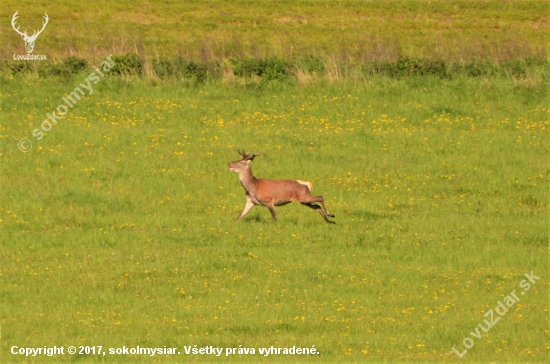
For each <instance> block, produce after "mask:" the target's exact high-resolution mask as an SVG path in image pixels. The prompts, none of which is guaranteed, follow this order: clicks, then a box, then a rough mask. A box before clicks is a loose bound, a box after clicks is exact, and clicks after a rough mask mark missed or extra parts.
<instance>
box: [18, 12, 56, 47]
mask: <svg viewBox="0 0 550 364" xmlns="http://www.w3.org/2000/svg"><path fill="white" fill-rule="evenodd" d="M18 12H19V10H18V11H16V12H15V14H13V17H12V18H11V26H12V27H13V29H14V30H15V31H16V32H17V33H18V34H19V35H21V38H23V40H24V41H25V48H26V50H27V53H28V54H31V53H32V51H33V50H34V42H36V38H38V36H39V35H40V33H42V31H43V30H44V28H46V25H47V24H48V20H49V18H48V14H46V13H44V20H45V21H44V22H43V23H42V29H40V30H35V31H33V33H32V35H28V34H27V30H26V29H25V31H24V32H21V31H20V30H19V26H17V27H16V25H15V22H16V20H17V18H18V15H17V13H18Z"/></svg>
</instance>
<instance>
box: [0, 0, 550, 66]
mask: <svg viewBox="0 0 550 364" xmlns="http://www.w3.org/2000/svg"><path fill="white" fill-rule="evenodd" d="M3 8H4V9H6V11H5V12H4V13H3V14H2V20H3V24H6V26H5V27H2V29H0V35H1V36H2V39H4V46H3V47H2V50H1V51H0V56H1V57H2V58H4V59H12V57H13V54H14V53H16V54H19V53H24V46H23V42H22V40H21V37H20V36H19V35H18V34H17V33H16V32H15V31H13V29H11V27H10V26H9V25H8V24H10V21H11V17H12V15H13V13H15V11H16V10H19V14H20V19H19V20H18V24H20V25H21V29H25V28H28V29H29V30H30V29H39V28H40V27H41V26H42V24H41V22H42V21H43V19H42V18H41V17H42V16H43V15H44V13H47V14H48V15H49V17H50V23H49V24H48V26H47V28H46V29H45V31H44V32H43V33H42V34H41V35H40V37H39V38H38V40H37V43H36V49H35V52H34V53H36V54H47V56H48V57H49V59H50V60H53V61H59V60H60V59H63V58H66V57H67V56H75V55H76V56H79V57H82V58H85V59H88V60H89V61H91V62H93V63H95V62H97V61H99V60H101V59H102V58H103V55H105V54H109V53H113V54H115V53H126V52H134V53H138V54H140V55H141V56H143V57H144V58H149V59H151V60H153V59H157V58H159V57H164V58H172V57H173V56H182V57H184V58H191V59H199V60H207V59H216V60H224V59H227V58H229V57H240V58H243V57H244V58H246V57H257V58H271V57H280V58H284V59H292V58H294V57H300V56H307V55H318V56H328V57H335V58H338V59H340V58H344V59H355V60H364V59H396V58H397V57H398V56H407V57H421V58H438V59H440V58H445V59H452V60H455V61H463V60H466V61H470V60H477V59H496V60H499V61H504V60H510V59H518V58H523V57H525V56H541V55H542V56H544V55H546V54H547V51H546V49H547V45H548V43H549V41H550V38H549V34H550V32H549V26H548V19H547V13H548V10H549V7H548V2H545V1H506V2H503V1H499V0H490V1H483V2H479V1H461V0H453V1H444V2H443V1H430V0H395V1H351V0H343V1H334V0H320V1H312V0H298V1H297V0H277V1H272V0H271V1H270V0H264V1H244V0H233V1H226V0H223V1H221V0H209V1H163V2H148V1H136V2H128V1H111V2H108V3H105V2H80V1H74V0H64V1H57V2H56V4H55V6H52V5H51V2H46V1H38V2H37V1H14V0H7V1H4V2H3ZM151 63H152V62H151Z"/></svg>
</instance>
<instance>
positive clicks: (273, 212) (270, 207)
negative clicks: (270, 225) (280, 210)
mask: <svg viewBox="0 0 550 364" xmlns="http://www.w3.org/2000/svg"><path fill="white" fill-rule="evenodd" d="M265 207H267V208H268V209H269V211H271V216H273V218H274V219H275V221H277V213H276V212H275V207H273V204H269V205H265Z"/></svg>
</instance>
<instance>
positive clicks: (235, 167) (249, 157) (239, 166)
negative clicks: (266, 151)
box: [227, 150, 259, 173]
mask: <svg viewBox="0 0 550 364" xmlns="http://www.w3.org/2000/svg"><path fill="white" fill-rule="evenodd" d="M237 153H239V154H240V155H241V157H243V159H241V160H240V161H235V162H231V163H228V164H227V165H228V166H229V170H230V171H232V172H237V173H239V172H241V171H243V170H245V169H246V168H247V167H248V166H249V165H250V162H252V161H253V160H254V158H255V157H257V156H259V154H250V153H246V152H245V151H244V150H243V151H242V152H240V151H237Z"/></svg>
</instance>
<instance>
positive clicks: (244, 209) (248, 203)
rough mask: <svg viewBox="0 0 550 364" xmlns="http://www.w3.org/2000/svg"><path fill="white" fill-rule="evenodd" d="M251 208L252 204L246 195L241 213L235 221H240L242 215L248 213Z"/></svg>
mask: <svg viewBox="0 0 550 364" xmlns="http://www.w3.org/2000/svg"><path fill="white" fill-rule="evenodd" d="M252 207H254V203H253V202H252V199H251V198H250V196H248V195H246V203H245V205H244V208H243V211H242V212H241V214H240V215H239V217H237V221H239V220H240V219H242V218H243V216H244V215H246V214H248V211H250V209H251V208H252Z"/></svg>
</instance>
